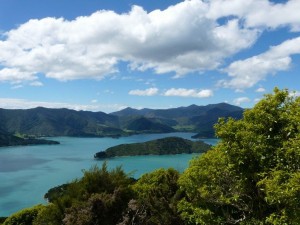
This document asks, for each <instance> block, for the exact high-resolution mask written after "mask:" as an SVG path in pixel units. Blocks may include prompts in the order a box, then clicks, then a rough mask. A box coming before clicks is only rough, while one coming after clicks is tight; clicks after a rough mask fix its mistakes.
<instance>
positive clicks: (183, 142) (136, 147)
mask: <svg viewBox="0 0 300 225" xmlns="http://www.w3.org/2000/svg"><path fill="white" fill-rule="evenodd" d="M210 148H211V145H209V144H206V143H204V142H203V141H197V142H193V141H190V140H187V139H183V138H179V137H167V138H162V139H157V140H153V141H147V142H144V143H134V144H122V145H118V146H114V147H111V148H108V149H106V150H105V152H98V153H96V154H95V158H110V157H116V156H134V155H168V154H182V153H188V154H190V153H203V152H206V151H207V150H208V149H210Z"/></svg>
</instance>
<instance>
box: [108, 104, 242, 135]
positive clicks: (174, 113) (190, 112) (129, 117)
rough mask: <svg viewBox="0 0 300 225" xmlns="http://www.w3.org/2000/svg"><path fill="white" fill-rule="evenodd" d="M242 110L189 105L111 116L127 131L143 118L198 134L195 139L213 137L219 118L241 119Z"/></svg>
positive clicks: (220, 106)
mask: <svg viewBox="0 0 300 225" xmlns="http://www.w3.org/2000/svg"><path fill="white" fill-rule="evenodd" d="M243 112H244V109H243V108H240V107H237V106H233V105H230V104H227V103H219V104H210V105H206V106H197V105H190V106H187V107H179V108H170V109H141V110H138V109H133V108H126V109H123V110H121V111H118V112H114V113H111V115H115V116H118V117H119V118H120V125H121V126H122V127H123V128H125V129H128V127H129V124H131V123H132V121H134V120H136V119H137V118H140V117H145V118H147V119H149V120H151V121H153V122H158V123H162V124H165V125H168V126H170V127H172V128H173V129H175V130H176V131H184V132H185V131H187V132H196V133H198V134H197V135H196V136H195V137H199V138H203V137H206V138H211V137H214V135H215V132H214V128H213V126H214V124H215V123H217V122H218V119H219V118H220V117H225V118H228V117H232V118H235V119H240V118H242V115H243Z"/></svg>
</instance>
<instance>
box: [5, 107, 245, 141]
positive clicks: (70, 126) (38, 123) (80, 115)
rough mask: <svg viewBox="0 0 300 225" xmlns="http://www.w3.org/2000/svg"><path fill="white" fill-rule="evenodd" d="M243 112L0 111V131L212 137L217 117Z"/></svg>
mask: <svg viewBox="0 0 300 225" xmlns="http://www.w3.org/2000/svg"><path fill="white" fill-rule="evenodd" d="M243 111H244V110H243V109H242V108H240V107H237V106H233V105H230V104H227V103H219V104H210V105H207V106H197V105H190V106H187V107H179V108H170V109H147V108H145V109H140V110H139V109H133V108H126V109H123V110H120V111H117V112H113V113H110V114H107V113H104V112H90V111H76V110H71V109H65V108H62V109H49V108H43V107H37V108H33V109H0V129H1V130H2V131H4V132H6V133H8V134H11V135H13V134H20V135H29V136H35V137H43V136H78V137H87V136H88V137H119V136H124V135H131V134H139V133H167V132H176V131H178V132H195V133H198V135H197V136H196V137H214V129H213V125H214V124H215V123H216V122H217V121H218V118H219V117H233V118H236V119H239V118H241V117H242V113H243ZM3 135H4V134H3Z"/></svg>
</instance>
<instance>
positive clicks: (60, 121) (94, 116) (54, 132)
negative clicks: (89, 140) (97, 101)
mask: <svg viewBox="0 0 300 225" xmlns="http://www.w3.org/2000/svg"><path fill="white" fill-rule="evenodd" d="M118 127H119V124H118V117H116V116H113V115H108V114H106V113H103V112H88V111H75V110H70V109H48V108H43V107H38V108H34V109H27V110H7V109H0V128H2V129H3V130H5V131H7V132H9V133H21V134H27V135H34V136H110V135H111V136H114V135H122V134H123V131H122V130H121V129H119V128H118Z"/></svg>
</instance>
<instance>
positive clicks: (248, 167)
mask: <svg viewBox="0 0 300 225" xmlns="http://www.w3.org/2000/svg"><path fill="white" fill-rule="evenodd" d="M215 128H216V135H217V136H218V137H219V138H220V139H221V141H220V142H219V143H218V144H217V145H216V146H215V147H213V148H212V149H211V150H209V151H207V152H206V153H204V154H201V155H200V156H199V157H196V158H194V159H193V160H192V161H191V162H190V165H189V167H188V168H187V169H186V170H185V171H184V172H183V173H182V174H180V173H179V172H178V171H176V170H174V169H158V170H156V171H153V172H151V173H148V174H144V175H143V176H142V177H141V178H139V179H138V180H135V179H132V178H130V175H128V174H125V173H124V171H123V170H122V169H121V168H116V169H114V170H112V171H108V169H107V166H106V163H104V164H103V166H102V168H97V167H93V168H92V169H91V170H89V171H84V176H83V178H81V179H78V180H75V181H73V182H71V183H69V184H68V185H66V186H61V187H58V188H56V189H55V190H53V192H52V193H51V202H50V203H49V204H47V205H45V206H36V207H33V208H28V209H25V210H22V211H20V212H17V213H16V214H14V215H12V216H10V217H9V218H8V219H6V221H5V222H4V225H17V224H18V225H19V224H26V225H40V224H46V225H50V224H51V225H62V224H63V225H71V224H72V225H92V224H93V225H102V224H105V225H116V224H117V225H196V224H197V225H220V224H223V225H231V224H239V225H299V224H300V211H299V209H300V147H299V146H300V97H293V95H291V94H290V93H289V92H288V91H287V90H279V89H277V88H276V89H275V90H274V93H273V94H268V95H266V96H265V98H264V99H262V100H261V101H260V102H258V103H257V104H256V105H255V106H254V108H252V109H249V110H246V111H245V112H244V116H243V118H242V119H241V120H234V119H220V120H219V122H218V124H217V125H216V126H215ZM23 221H30V222H28V223H22V222H23Z"/></svg>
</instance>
